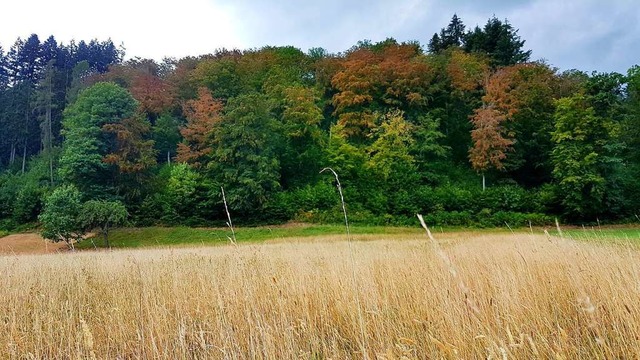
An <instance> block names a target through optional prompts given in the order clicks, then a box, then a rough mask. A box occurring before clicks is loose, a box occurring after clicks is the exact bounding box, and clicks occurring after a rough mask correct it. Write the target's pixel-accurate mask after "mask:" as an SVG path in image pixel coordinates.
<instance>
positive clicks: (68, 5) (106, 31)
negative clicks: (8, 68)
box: [0, 0, 245, 59]
mask: <svg viewBox="0 0 640 360" xmlns="http://www.w3.org/2000/svg"><path fill="white" fill-rule="evenodd" d="M3 12H4V13H5V14H19V15H17V16H9V17H6V16H5V19H3V21H2V22H0V43H1V44H2V45H3V47H4V48H5V49H8V48H9V47H10V46H11V45H12V44H13V42H14V41H15V40H16V38H17V37H18V36H20V37H22V38H26V37H28V36H29V35H30V34H32V33H35V34H38V36H40V37H41V38H42V40H44V38H46V37H48V36H49V35H54V36H55V38H56V39H57V40H58V41H59V42H60V41H62V42H65V43H67V42H68V41H69V40H71V39H76V40H91V39H93V38H97V39H99V40H106V39H108V38H111V39H112V40H113V41H114V42H115V43H116V44H120V43H121V42H124V45H125V47H126V48H127V54H128V55H131V56H140V57H150V58H155V59H160V58H162V57H163V56H167V55H168V56H176V57H182V56H186V55H199V54H203V53H208V52H212V51H213V50H215V49H216V48H220V47H231V48H232V47H239V48H242V47H244V46H245V44H244V42H243V39H241V38H239V37H238V34H240V32H239V31H238V30H237V28H236V25H237V21H235V19H234V15H233V11H232V10H231V9H230V8H229V7H226V6H220V5H216V4H215V3H214V2H212V1H208V0H190V1H181V2H177V1H173V0H110V1H108V2H90V1H77V0H58V1H48V0H44V1H41V0H23V1H20V2H18V1H11V2H6V3H5V4H3Z"/></svg>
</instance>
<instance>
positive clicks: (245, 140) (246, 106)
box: [209, 94, 282, 214]
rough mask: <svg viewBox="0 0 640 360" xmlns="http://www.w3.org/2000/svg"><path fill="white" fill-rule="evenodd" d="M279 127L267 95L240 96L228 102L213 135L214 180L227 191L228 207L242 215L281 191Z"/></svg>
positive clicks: (212, 164) (211, 171) (212, 168)
mask: <svg viewBox="0 0 640 360" xmlns="http://www.w3.org/2000/svg"><path fill="white" fill-rule="evenodd" d="M278 127H279V124H278V122H277V121H276V119H275V118H274V117H273V116H272V115H271V106H270V104H269V102H268V100H267V98H266V97H265V96H264V95H259V94H249V95H240V96H238V97H236V98H234V99H232V100H230V101H229V103H228V104H227V112H226V114H225V116H224V117H223V120H222V121H221V122H220V123H218V124H217V125H216V126H215V127H214V129H213V132H212V140H213V153H212V161H211V162H210V163H209V172H210V173H211V174H212V178H214V179H216V180H217V181H218V183H220V184H222V185H223V186H224V188H225V190H226V189H228V191H227V201H228V202H229V206H230V207H231V208H232V209H233V210H235V211H238V212H240V213H243V214H248V213H250V212H253V211H256V210H259V209H260V208H262V206H263V205H264V204H265V203H266V201H267V199H268V198H269V196H270V195H272V194H273V193H274V192H275V191H276V190H278V189H279V188H280V184H279V180H280V163H279V161H278V156H277V155H278V148H279V147H280V146H281V144H282V141H281V135H280V134H281V132H280V131H279V129H278Z"/></svg>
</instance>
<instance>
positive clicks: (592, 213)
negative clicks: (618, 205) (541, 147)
mask: <svg viewBox="0 0 640 360" xmlns="http://www.w3.org/2000/svg"><path fill="white" fill-rule="evenodd" d="M555 121H556V125H555V130H554V131H553V133H552V140H553V142H554V143H555V147H554V149H553V152H552V162H553V165H554V169H553V176H554V178H555V179H556V181H557V182H558V185H559V187H560V194H561V198H562V205H563V206H564V210H565V215H566V216H567V217H569V218H570V219H580V218H585V219H591V220H594V219H595V218H596V217H597V216H602V215H605V214H607V213H608V212H610V211H611V210H612V209H611V207H612V206H613V205H614V204H607V200H608V199H607V196H608V195H609V194H608V191H607V177H611V178H613V176H614V175H615V174H612V173H611V170H614V168H615V165H616V163H619V161H620V159H619V158H618V157H617V156H618V154H617V153H616V150H618V149H617V148H616V147H615V144H616V139H615V137H616V135H617V133H618V131H619V127H618V125H617V124H615V123H613V122H612V121H610V120H609V119H606V118H603V117H600V116H597V115H596V113H595V110H594V108H593V107H591V106H590V102H589V98H588V97H586V96H584V95H580V94H578V95H574V96H572V97H570V98H563V99H560V100H558V102H557V109H556V113H555Z"/></svg>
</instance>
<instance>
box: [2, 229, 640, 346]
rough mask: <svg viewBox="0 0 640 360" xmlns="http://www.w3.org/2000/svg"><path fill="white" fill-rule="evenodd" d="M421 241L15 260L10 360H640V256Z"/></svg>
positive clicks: (527, 238)
mask: <svg viewBox="0 0 640 360" xmlns="http://www.w3.org/2000/svg"><path fill="white" fill-rule="evenodd" d="M409 237H412V238H409ZM409 237H408V236H399V237H397V238H388V239H382V238H380V237H377V238H376V237H375V236H361V237H360V238H358V239H356V240H357V241H354V242H351V243H349V242H345V241H341V240H340V237H326V238H316V239H315V240H312V241H309V240H304V239H293V240H288V241H287V242H280V243H271V244H264V245H241V246H238V247H233V246H228V247H209V248H181V249H158V250H136V251H113V252H98V253H96V252H83V253H75V254H71V253H69V254H58V255H38V256H34V255H29V256H5V257H0V273H1V274H2V276H0V287H1V289H2V290H1V291H2V293H1V297H0V358H2V359H11V358H15V359H23V358H24V359H54V358H61V359H79V358H83V359H85V358H86V359H92V358H98V359H153V358H167V359H184V358H188V359H203V358H211V359H350V358H366V359H400V358H409V359H414V358H415V359H437V358H451V359H457V358H464V359H474V358H493V359H502V358H517V359H532V358H541V359H546V358H558V359H592V358H606V359H614V358H640V301H639V300H640V268H639V264H640V262H639V261H638V260H640V259H639V258H640V252H638V251H637V250H635V249H633V248H631V247H624V246H619V245H609V246H608V245H592V244H588V243H576V242H572V241H570V240H562V239H559V238H549V237H546V236H544V235H527V234H514V235H511V234H510V235H506V234H503V235H489V234H484V235H482V234H479V235H478V234H475V235H474V234H472V233H466V234H464V233H461V234H450V235H440V236H438V235H436V237H437V238H438V241H439V246H434V245H433V244H432V243H430V242H429V241H428V239H426V237H425V238H417V237H416V236H415V235H410V236H409Z"/></svg>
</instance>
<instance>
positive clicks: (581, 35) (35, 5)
mask: <svg viewBox="0 0 640 360" xmlns="http://www.w3.org/2000/svg"><path fill="white" fill-rule="evenodd" d="M636 1H637V0H610V1H607V2H604V1H600V0H564V1H557V0H487V1H482V2H480V1H476V0H451V1H444V0H394V1H388V0H305V1H299V0H268V1H267V0H186V1H180V2H179V1H175V0H157V1H153V0H111V1H108V2H95V3H94V2H91V1H78V0H58V1H52V0H22V1H20V2H18V1H7V2H6V3H5V4H3V5H2V9H3V15H4V18H3V20H2V21H0V44H2V45H3V47H4V48H5V50H6V49H8V48H9V47H10V46H11V44H12V43H13V42H14V41H15V39H16V38H17V37H18V36H21V37H23V38H24V37H28V36H29V35H30V34H31V33H36V34H38V35H39V36H41V38H45V37H47V36H49V35H54V36H55V37H56V39H57V40H58V41H63V42H68V41H69V40H70V39H72V38H74V39H76V40H80V39H84V40H90V39H92V38H98V39H100V40H105V39H107V38H109V37H110V38H111V39H112V40H113V41H114V42H115V43H116V44H119V43H120V42H124V44H125V47H126V48H127V54H128V56H140V57H150V58H154V59H161V58H162V57H163V56H166V55H168V56H174V57H182V56H186V55H200V54H205V53H209V52H212V51H214V50H215V49H217V48H220V47H227V48H234V47H235V48H240V49H246V48H255V47H261V46H264V45H293V46H296V47H299V48H301V49H302V50H307V49H309V48H311V47H318V46H319V47H324V48H326V49H328V50H330V51H333V52H337V51H343V50H346V49H348V48H349V47H351V46H352V45H354V44H355V43H356V42H357V41H358V40H363V39H370V40H372V41H374V42H375V41H381V40H384V39H385V38H387V37H394V38H396V39H397V40H399V41H406V40H419V41H420V42H421V43H422V44H423V45H426V44H427V43H428V41H429V39H430V38H431V36H432V35H433V33H434V32H437V31H439V30H440V28H442V27H444V26H446V25H447V24H448V22H449V20H450V19H451V16H452V15H453V13H454V12H455V13H457V14H458V16H459V17H461V18H462V20H463V22H464V23H465V24H466V25H467V28H469V29H471V28H473V27H474V26H475V25H480V26H483V25H484V24H485V23H486V21H487V19H488V18H489V17H490V16H492V15H495V16H496V17H498V18H499V19H505V18H507V19H509V21H510V22H511V24H513V26H514V27H515V28H519V29H520V32H519V34H520V36H521V37H522V38H523V39H524V40H526V44H525V48H526V49H532V50H533V58H534V59H538V58H546V59H548V60H549V62H550V63H551V64H553V65H555V66H558V67H560V68H562V69H569V68H574V67H575V68H579V69H582V70H600V71H621V72H624V71H626V69H627V68H629V67H630V66H631V65H633V64H635V63H636V62H637V61H638V58H639V57H638V49H640V25H639V24H640V7H638V6H637V4H636ZM5 14H10V15H9V16H7V15H5Z"/></svg>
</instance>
